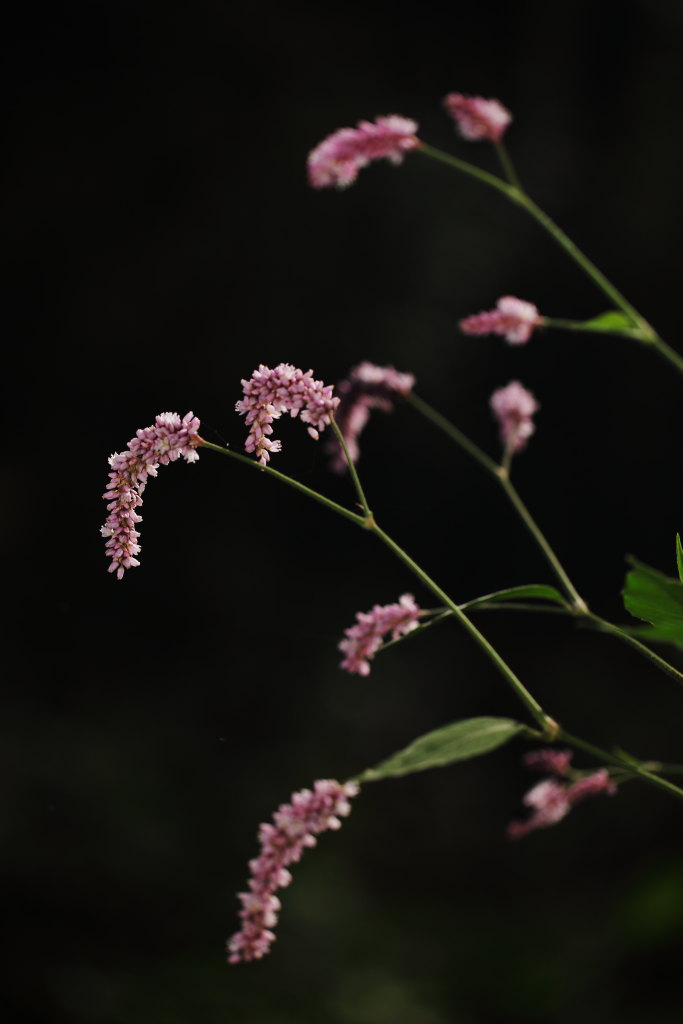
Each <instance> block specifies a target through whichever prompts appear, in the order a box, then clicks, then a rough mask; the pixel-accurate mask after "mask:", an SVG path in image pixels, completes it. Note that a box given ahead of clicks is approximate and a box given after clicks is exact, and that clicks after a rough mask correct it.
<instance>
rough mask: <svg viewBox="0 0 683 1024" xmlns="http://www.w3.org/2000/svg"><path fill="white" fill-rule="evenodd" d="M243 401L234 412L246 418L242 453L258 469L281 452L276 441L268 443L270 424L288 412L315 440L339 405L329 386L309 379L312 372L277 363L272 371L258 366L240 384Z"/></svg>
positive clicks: (271, 431) (279, 445)
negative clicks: (257, 464)
mask: <svg viewBox="0 0 683 1024" xmlns="http://www.w3.org/2000/svg"><path fill="white" fill-rule="evenodd" d="M242 387H243V389H244V398H242V399H241V400H240V401H239V402H237V404H236V406H235V409H236V410H237V412H238V413H240V414H241V415H243V416H246V422H247V425H248V427H249V434H248V435H247V440H246V442H245V445H244V447H245V449H246V451H248V452H249V453H252V452H253V453H254V455H256V457H257V458H258V460H259V462H260V463H261V465H262V466H265V465H267V463H268V462H269V461H270V453H271V452H279V451H280V450H281V449H282V445H281V443H280V441H271V440H270V435H271V434H272V433H273V428H272V426H271V423H272V422H273V420H277V419H279V418H280V416H282V414H283V412H288V413H289V415H290V416H291V417H292V418H294V417H296V416H298V417H299V419H300V420H301V422H302V423H307V424H308V433H309V434H310V435H311V437H312V438H313V439H314V440H316V441H317V440H318V437H319V431H320V430H324V428H325V427H326V426H328V424H329V422H330V417H331V416H332V415H333V413H334V410H335V409H336V408H337V406H338V405H339V399H338V398H335V397H334V395H333V394H332V387H331V385H329V384H328V385H325V384H323V382H322V381H321V380H314V379H313V370H307V371H306V373H304V372H303V370H298V369H297V368H296V367H295V366H291V365H290V364H289V363H280V364H279V366H276V367H275V369H274V370H271V369H270V368H269V367H268V366H264V365H263V364H261V365H260V366H259V368H258V370H254V372H253V373H252V375H251V377H250V379H249V380H243V381H242Z"/></svg>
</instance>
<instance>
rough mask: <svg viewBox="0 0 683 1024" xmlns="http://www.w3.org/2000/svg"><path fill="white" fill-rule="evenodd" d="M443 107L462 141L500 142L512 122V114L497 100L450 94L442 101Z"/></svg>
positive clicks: (456, 93) (458, 93)
mask: <svg viewBox="0 0 683 1024" xmlns="http://www.w3.org/2000/svg"><path fill="white" fill-rule="evenodd" d="M443 105H444V107H445V108H446V110H447V112H448V113H449V114H450V115H451V117H452V118H453V120H454V121H455V124H456V127H457V129H458V132H459V133H460V135H461V136H462V138H463V139H467V140H468V141H470V142H477V141H479V140H480V139H486V140H488V141H489V142H500V140H501V139H502V137H503V135H504V133H505V130H506V129H507V127H508V125H509V124H510V122H511V121H512V114H511V113H510V111H509V110H506V109H505V107H504V106H503V104H502V103H499V102H498V100H485V99H484V98H483V96H463V94H462V93H460V92H451V93H449V94H448V96H445V97H444V99H443Z"/></svg>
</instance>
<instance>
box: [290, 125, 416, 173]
mask: <svg viewBox="0 0 683 1024" xmlns="http://www.w3.org/2000/svg"><path fill="white" fill-rule="evenodd" d="M417 127H418V126H417V124H416V123H415V121H411V120H410V119H409V118H407V117H399V116H398V115H397V114H390V115H389V116H388V117H378V118H376V119H375V123H374V124H373V123H372V121H359V122H358V127H357V128H340V129H339V130H338V131H336V132H333V133H332V135H328V136H327V138H326V139H323V141H322V142H321V143H320V144H319V145H318V146H316V147H315V149H314V150H312V151H311V152H310V153H309V155H308V180H309V183H310V184H311V185H312V186H313V188H327V187H328V186H330V185H336V186H337V188H347V187H348V186H349V185H351V184H353V182H354V181H355V180H356V178H357V177H358V172H359V171H360V170H361V169H362V168H363V167H367V165H368V164H369V163H370V162H371V161H372V160H381V159H382V158H386V159H387V160H389V161H390V162H391V163H392V164H400V163H401V162H402V161H403V157H404V154H405V153H406V152H407V151H408V150H410V149H415V148H416V147H417V146H419V145H420V141H419V139H417V138H416V136H415V133H416V131H417Z"/></svg>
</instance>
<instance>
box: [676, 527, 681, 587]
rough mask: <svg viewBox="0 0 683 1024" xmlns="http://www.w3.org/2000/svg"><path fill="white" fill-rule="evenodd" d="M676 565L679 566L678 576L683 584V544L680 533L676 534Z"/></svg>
mask: <svg viewBox="0 0 683 1024" xmlns="http://www.w3.org/2000/svg"><path fill="white" fill-rule="evenodd" d="M676 564H677V565H678V576H679V579H680V580H681V581H682V582H683V544H681V535H680V533H677V534H676Z"/></svg>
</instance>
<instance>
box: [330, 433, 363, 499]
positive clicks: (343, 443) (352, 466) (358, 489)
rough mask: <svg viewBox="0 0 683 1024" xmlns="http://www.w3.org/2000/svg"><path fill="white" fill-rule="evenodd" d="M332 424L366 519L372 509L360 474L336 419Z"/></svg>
mask: <svg viewBox="0 0 683 1024" xmlns="http://www.w3.org/2000/svg"><path fill="white" fill-rule="evenodd" d="M330 422H331V424H332V429H333V431H334V433H335V435H336V437H337V440H338V441H339V444H340V445H341V448H342V451H343V452H344V458H345V459H346V464H347V466H348V467H349V473H350V474H351V480H352V481H353V486H354V487H355V488H356V494H357V495H358V498H359V500H360V503H361V506H362V508H363V512H364V513H365V515H366V517H368V516H371V515H372V512H371V511H370V507H369V505H368V501H367V498H366V497H365V492H364V491H363V487H362V485H361V482H360V479H359V477H358V473H357V471H356V466H355V463H354V461H353V459H352V458H351V455H350V454H349V449H348V448H347V446H346V441H345V440H344V435H343V434H342V432H341V430H340V429H339V427H338V426H337V423H336V421H335V419H334V417H332V418H331V420H330Z"/></svg>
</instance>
